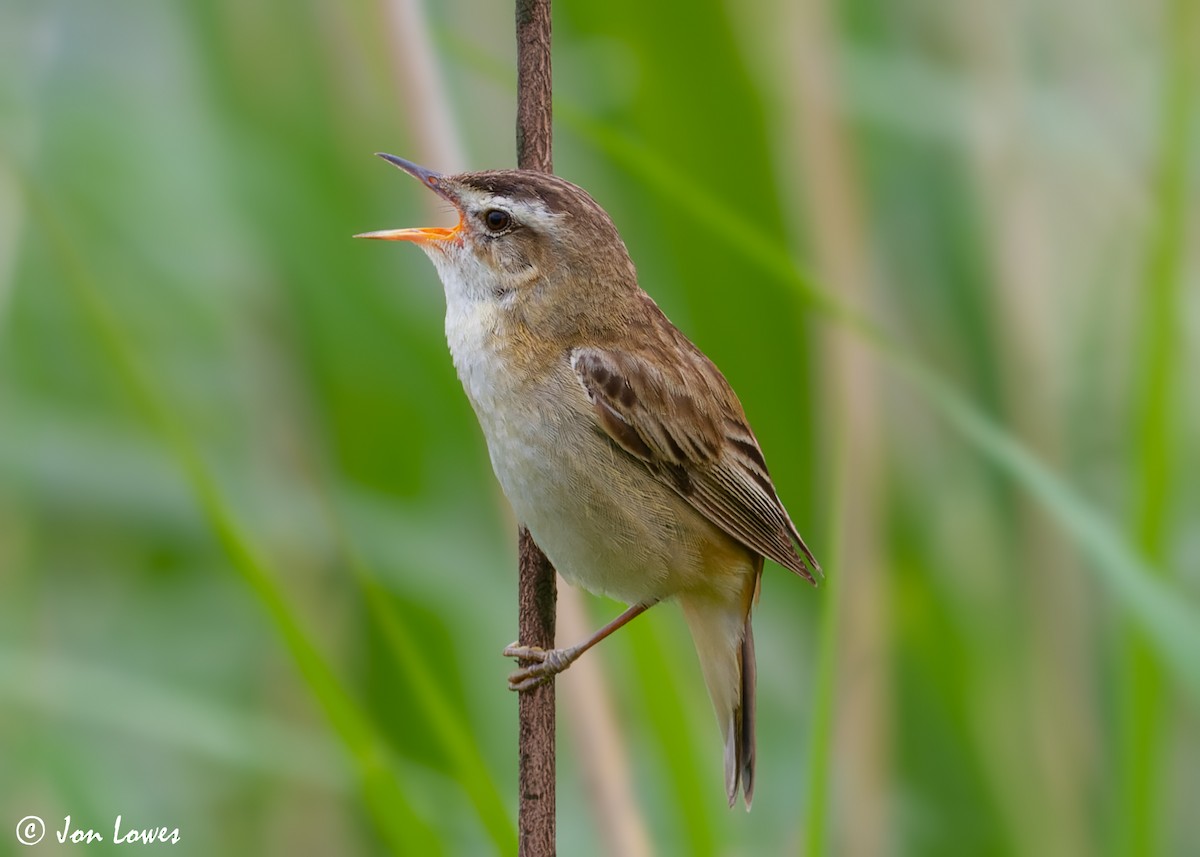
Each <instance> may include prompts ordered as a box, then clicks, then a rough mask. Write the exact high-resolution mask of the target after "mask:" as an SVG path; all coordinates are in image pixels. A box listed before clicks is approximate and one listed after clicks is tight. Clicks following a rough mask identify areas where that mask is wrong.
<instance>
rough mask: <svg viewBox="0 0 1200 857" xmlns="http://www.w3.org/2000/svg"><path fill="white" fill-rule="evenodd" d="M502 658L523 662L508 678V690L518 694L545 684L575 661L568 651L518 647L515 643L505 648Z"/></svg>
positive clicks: (571, 653) (572, 654)
mask: <svg viewBox="0 0 1200 857" xmlns="http://www.w3.org/2000/svg"><path fill="white" fill-rule="evenodd" d="M504 657H506V658H516V659H517V660H519V661H524V662H525V663H524V665H523V666H521V668H520V669H518V670H517V671H516V672H514V673H513V674H512V675H510V676H509V677H508V689H509V690H515V691H518V692H520V691H526V690H533V689H534V688H535V687H538V686H540V685H543V684H545V683H546V682H548V681H549V680H550V679H552V678H554V676H556V675H558V674H559V673H560V672H562V671H563V670H565V669H566V668H567V667H569V666H570V665H571V662H572V661H574V660H575V655H574V653H573V652H572V651H571V650H570V649H543V648H540V647H538V646H520V645H517V644H516V643H513V644H512V645H510V646H506V647H505V649H504Z"/></svg>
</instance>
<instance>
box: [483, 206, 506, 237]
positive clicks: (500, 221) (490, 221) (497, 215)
mask: <svg viewBox="0 0 1200 857" xmlns="http://www.w3.org/2000/svg"><path fill="white" fill-rule="evenodd" d="M483 222H484V223H486V224H487V228H488V229H490V230H492V231H493V232H503V231H504V230H505V229H507V228H508V226H509V224H510V223H512V216H511V215H510V214H509V213H508V212H507V211H504V210H502V209H499V208H489V209H488V210H487V211H485V212H484V213H483Z"/></svg>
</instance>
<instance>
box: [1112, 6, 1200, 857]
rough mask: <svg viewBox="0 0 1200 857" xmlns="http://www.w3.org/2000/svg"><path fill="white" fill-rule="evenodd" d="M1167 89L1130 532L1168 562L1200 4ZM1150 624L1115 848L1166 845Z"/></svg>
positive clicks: (1139, 661) (1128, 665)
mask: <svg viewBox="0 0 1200 857" xmlns="http://www.w3.org/2000/svg"><path fill="white" fill-rule="evenodd" d="M1167 20H1168V22H1169V23H1168V30H1169V33H1168V35H1167V41H1168V43H1169V48H1168V50H1167V52H1166V54H1167V55H1166V58H1165V59H1166V74H1165V90H1164V93H1163V104H1162V108H1161V131H1160V141H1159V145H1160V150H1159V158H1158V161H1159V164H1158V181H1157V186H1156V188H1155V190H1156V197H1157V200H1156V201H1157V211H1156V212H1155V222H1154V224H1153V231H1152V233H1151V235H1150V237H1149V259H1148V263H1147V270H1146V287H1145V288H1144V289H1142V290H1141V292H1140V294H1141V295H1142V296H1143V316H1142V328H1141V333H1140V343H1139V345H1140V349H1141V354H1140V357H1141V359H1140V361H1139V363H1140V367H1139V371H1138V374H1137V377H1136V379H1135V383H1136V384H1137V389H1136V390H1135V392H1134V395H1133V400H1134V401H1138V402H1139V407H1138V408H1137V411H1136V415H1135V420H1136V425H1135V427H1134V436H1135V437H1136V439H1137V458H1136V467H1137V472H1136V473H1135V474H1134V479H1135V484H1134V486H1133V491H1132V494H1133V497H1134V522H1133V526H1132V528H1131V529H1132V531H1133V537H1134V539H1135V540H1136V543H1137V545H1138V547H1139V549H1140V550H1141V551H1142V553H1143V554H1144V555H1145V556H1147V557H1150V558H1151V559H1153V560H1155V561H1157V562H1162V561H1163V559H1164V557H1165V553H1166V548H1167V531H1166V527H1167V524H1168V522H1169V520H1170V515H1169V504H1170V502H1171V497H1172V494H1173V492H1172V487H1173V485H1172V483H1173V482H1174V479H1173V478H1172V474H1173V472H1174V470H1175V467H1174V466H1173V463H1172V458H1173V450H1172V446H1173V444H1172V419H1171V418H1172V416H1173V411H1174V405H1175V401H1174V395H1173V393H1174V389H1175V381H1176V378H1177V377H1178V375H1177V362H1178V354H1179V330H1180V324H1179V323H1178V321H1177V318H1178V316H1177V313H1178V311H1179V308H1180V307H1179V291H1180V285H1181V281H1182V279H1183V264H1184V258H1185V256H1184V236H1185V234H1186V229H1187V198H1186V192H1187V188H1188V179H1189V175H1188V160H1189V152H1190V148H1191V132H1192V126H1193V124H1194V121H1193V120H1194V110H1195V98H1194V92H1195V80H1196V74H1197V71H1200V69H1198V68H1197V62H1196V56H1197V54H1198V53H1200V44H1197V42H1196V23H1197V14H1196V4H1195V3H1194V2H1191V0H1176V2H1174V3H1172V4H1170V9H1169V11H1168V14H1167ZM1151 647H1152V641H1151V640H1149V639H1148V635H1147V632H1146V631H1145V630H1144V629H1140V628H1130V629H1129V630H1128V633H1127V635H1126V641H1125V652H1124V655H1125V657H1124V676H1123V684H1124V691H1123V692H1122V693H1121V701H1122V717H1121V751H1120V765H1121V768H1120V770H1121V771H1122V773H1123V776H1122V777H1121V778H1120V781H1121V798H1120V806H1121V807H1123V811H1122V812H1121V813H1119V814H1118V818H1119V819H1120V821H1119V822H1118V827H1119V830H1118V834H1117V836H1116V837H1115V838H1114V842H1115V843H1116V844H1117V847H1118V849H1119V850H1118V853H1120V854H1127V855H1138V854H1157V853H1159V852H1160V847H1161V843H1160V841H1159V840H1160V835H1161V832H1160V828H1161V825H1160V824H1159V818H1160V807H1161V806H1162V803H1163V796H1162V786H1163V775H1162V768H1163V762H1164V752H1163V744H1164V739H1165V736H1166V730H1164V723H1163V715H1164V705H1165V703H1166V699H1165V695H1164V692H1163V676H1162V671H1161V668H1160V667H1159V665H1158V664H1156V663H1155V662H1154V660H1153V657H1152V652H1151V651H1150V649H1151Z"/></svg>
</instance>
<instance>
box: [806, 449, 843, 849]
mask: <svg viewBox="0 0 1200 857" xmlns="http://www.w3.org/2000/svg"><path fill="white" fill-rule="evenodd" d="M846 455H847V451H846V449H845V448H844V446H843V445H840V444H839V446H838V448H837V449H836V450H835V452H834V456H833V460H834V461H835V462H836V466H835V468H834V482H833V496H832V497H830V503H829V507H830V509H831V510H832V511H831V512H830V515H829V537H828V538H827V539H826V544H827V545H828V546H829V547H828V548H827V551H826V554H825V558H824V560H825V561H824V569H825V578H824V579H823V580H822V581H821V589H822V590H823V591H824V592H823V594H824V597H823V598H822V599H821V631H820V643H819V648H818V652H819V654H818V656H817V679H816V683H815V685H814V692H813V702H812V717H813V725H812V730H811V734H810V735H809V742H808V774H807V781H808V788H807V794H808V807H807V812H806V813H805V823H804V853H805V855H807V857H823V855H824V854H825V853H826V850H827V839H826V836H827V834H826V831H827V830H828V826H829V789H830V786H831V785H832V784H831V783H830V780H829V761H830V758H831V756H832V754H833V711H834V707H835V705H836V703H837V700H836V696H837V682H836V680H835V673H834V668H835V667H836V665H837V654H836V651H835V647H836V645H837V639H838V622H839V620H840V618H841V592H842V582H841V577H840V575H839V574H838V563H839V561H840V559H841V556H840V554H841V545H842V539H843V538H846V537H847V536H846V535H845V534H843V532H842V517H843V512H844V508H843V507H844V503H845V498H844V497H843V496H842V494H843V485H844V477H845V472H846Z"/></svg>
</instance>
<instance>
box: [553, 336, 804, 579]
mask: <svg viewBox="0 0 1200 857" xmlns="http://www.w3.org/2000/svg"><path fill="white" fill-rule="evenodd" d="M672 332H674V331H672ZM676 336H677V338H675V339H674V341H673V342H671V343H670V344H671V345H672V346H673V347H672V348H670V349H668V353H673V354H677V355H680V356H681V359H680V360H678V361H675V362H674V363H673V365H669V366H663V365H661V361H654V362H651V361H649V360H647V359H645V358H643V357H641V356H639V355H638V354H636V353H634V352H632V351H629V350H623V349H618V348H609V349H601V348H577V349H575V350H574V351H573V352H572V354H571V366H572V367H573V368H574V369H575V372H576V374H577V375H578V376H579V380H580V382H581V383H582V384H583V389H584V391H585V392H586V393H587V396H588V399H589V400H590V401H591V403H592V407H593V409H594V411H595V414H596V420H597V422H598V424H599V426H600V427H601V428H602V429H603V430H604V432H605V433H606V434H608V436H609V437H610V438H611V439H612V440H613V441H614V442H615V443H616V444H617V445H618V446H620V447H621V448H622V449H624V450H625V451H626V452H627V453H629V454H630V455H632V456H633V457H634V458H636V459H638V460H639V461H641V462H642V463H643V464H644V465H645V466H646V468H647V469H648V470H649V471H650V473H651V474H653V475H654V476H655V477H656V478H658V479H659V480H661V481H662V482H663V483H665V484H666V485H668V486H669V487H670V488H672V489H673V490H674V491H675V492H677V493H678V494H679V496H681V497H682V498H683V499H685V500H687V501H688V502H689V503H691V504H692V506H694V507H695V508H696V509H697V510H698V511H699V512H700V513H701V514H703V515H704V516H705V517H706V518H708V519H709V520H710V521H712V522H713V523H714V524H716V525H717V526H718V527H720V528H721V529H722V530H724V531H725V532H726V533H728V534H729V535H730V536H732V537H733V538H735V539H737V540H738V541H739V542H741V543H742V544H744V545H745V546H746V547H748V548H750V549H751V550H753V551H756V552H757V553H760V554H762V555H763V556H765V557H768V558H770V559H772V560H774V561H775V562H777V563H779V564H780V565H782V566H783V567H784V568H787V569H790V570H791V571H794V572H795V573H796V574H798V575H800V576H801V577H804V578H805V579H807V580H810V581H811V580H812V579H813V577H812V571H818V572H819V571H820V566H818V565H817V561H816V560H815V559H814V558H813V555H812V553H811V552H810V551H809V550H808V548H807V547H806V546H805V544H804V540H803V539H801V538H800V534H799V533H798V532H797V531H796V527H795V525H794V524H793V523H792V521H791V519H790V518H789V517H788V514H787V512H786V511H785V510H784V508H783V503H781V502H780V500H779V497H778V495H777V494H776V493H775V487H774V485H773V484H772V482H771V477H770V475H769V474H768V473H767V465H766V462H765V461H764V460H763V455H762V450H761V449H759V446H758V441H757V440H756V439H755V437H754V433H753V432H752V431H751V430H750V426H749V425H748V424H747V422H746V417H745V414H744V413H743V412H742V408H741V405H740V404H738V401H737V397H736V396H734V394H733V391H732V389H730V387H729V384H728V383H727V382H726V381H725V378H724V377H723V376H722V375H721V373H720V372H719V371H718V370H717V368H716V366H714V365H713V364H712V362H711V361H710V360H709V359H708V358H707V357H705V356H704V355H703V354H702V353H701V352H700V351H699V350H698V349H697V348H696V347H695V346H693V345H692V344H691V343H690V342H688V340H687V339H685V338H684V337H683V335H682V334H676ZM797 548H798V550H797Z"/></svg>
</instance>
